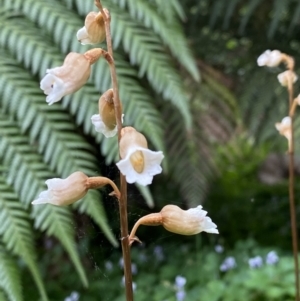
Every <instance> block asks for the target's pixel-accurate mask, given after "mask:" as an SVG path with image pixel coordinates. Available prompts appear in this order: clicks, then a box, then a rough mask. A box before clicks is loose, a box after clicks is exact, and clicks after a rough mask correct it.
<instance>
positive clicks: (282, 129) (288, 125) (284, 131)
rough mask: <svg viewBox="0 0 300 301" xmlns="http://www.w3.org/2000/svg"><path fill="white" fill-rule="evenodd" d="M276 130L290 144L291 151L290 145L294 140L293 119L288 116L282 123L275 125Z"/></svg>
mask: <svg viewBox="0 0 300 301" xmlns="http://www.w3.org/2000/svg"><path fill="white" fill-rule="evenodd" d="M275 127H276V129H277V130H278V132H279V133H280V134H281V135H283V136H284V137H285V138H286V139H287V140H288V143H289V149H290V144H291V140H292V120H291V117H289V116H287V117H284V118H283V119H282V121H281V122H277V123H276V124H275Z"/></svg>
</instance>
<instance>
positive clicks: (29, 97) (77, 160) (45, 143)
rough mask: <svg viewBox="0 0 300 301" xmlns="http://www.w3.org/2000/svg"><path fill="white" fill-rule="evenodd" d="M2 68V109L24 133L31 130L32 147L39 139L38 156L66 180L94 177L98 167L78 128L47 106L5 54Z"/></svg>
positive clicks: (0, 83) (30, 81)
mask: <svg viewBox="0 0 300 301" xmlns="http://www.w3.org/2000/svg"><path fill="white" fill-rule="evenodd" d="M0 68H1V74H0V86H1V92H2V93H3V94H2V93H1V92H0V94H2V95H3V96H2V106H3V108H4V109H5V110H6V111H9V112H10V114H15V115H16V116H17V118H18V120H19V122H20V123H21V127H22V130H23V131H26V130H29V132H30V140H31V142H32V143H33V142H36V140H37V139H39V152H42V153H43V154H44V158H45V161H46V162H49V164H50V166H51V169H52V170H55V171H56V172H57V173H59V174H60V175H62V176H63V177H66V176H68V175H69V174H71V173H72V172H74V171H77V170H81V171H83V172H85V173H87V174H91V173H93V171H94V170H95V169H96V168H97V167H96V165H95V158H94V156H93V155H91V154H90V151H91V149H92V147H91V146H90V145H89V144H87V143H86V142H85V141H84V139H83V138H82V137H81V136H80V135H78V134H76V128H75V126H74V125H72V123H70V122H69V121H70V117H69V116H68V114H66V113H65V112H64V111H63V110H62V109H61V106H60V105H59V104H58V105H56V106H55V108H50V107H49V106H47V105H46V104H45V102H44V99H43V98H44V97H43V96H42V94H41V92H40V91H39V89H38V88H37V87H36V86H35V84H34V82H33V80H32V79H31V78H30V75H29V74H28V73H26V72H24V70H23V69H21V68H19V67H17V65H16V63H15V62H14V61H13V60H12V59H10V58H9V57H8V56H7V55H5V53H4V52H2V55H1V59H0Z"/></svg>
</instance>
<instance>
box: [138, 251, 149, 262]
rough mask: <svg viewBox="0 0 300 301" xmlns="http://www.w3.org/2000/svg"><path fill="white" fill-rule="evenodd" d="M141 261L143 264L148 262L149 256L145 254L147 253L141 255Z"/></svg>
mask: <svg viewBox="0 0 300 301" xmlns="http://www.w3.org/2000/svg"><path fill="white" fill-rule="evenodd" d="M138 256H139V260H140V261H141V262H147V260H148V257H147V255H146V254H145V253H139V255H138Z"/></svg>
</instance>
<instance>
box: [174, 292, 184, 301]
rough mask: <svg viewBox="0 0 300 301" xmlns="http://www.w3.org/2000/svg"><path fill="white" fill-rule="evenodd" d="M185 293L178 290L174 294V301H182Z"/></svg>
mask: <svg viewBox="0 0 300 301" xmlns="http://www.w3.org/2000/svg"><path fill="white" fill-rule="evenodd" d="M185 296H186V293H185V291H184V290H180V291H178V292H176V300H177V301H183V300H184V299H185Z"/></svg>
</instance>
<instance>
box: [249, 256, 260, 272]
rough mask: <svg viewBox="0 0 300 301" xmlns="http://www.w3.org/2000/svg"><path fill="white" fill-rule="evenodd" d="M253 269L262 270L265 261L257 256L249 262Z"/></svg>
mask: <svg viewBox="0 0 300 301" xmlns="http://www.w3.org/2000/svg"><path fill="white" fill-rule="evenodd" d="M248 263H249V266H250V268H251V269H257V268H260V267H261V266H262V265H263V259H262V258H261V257H260V256H255V257H253V258H250V259H249V260H248Z"/></svg>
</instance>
